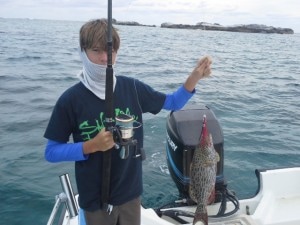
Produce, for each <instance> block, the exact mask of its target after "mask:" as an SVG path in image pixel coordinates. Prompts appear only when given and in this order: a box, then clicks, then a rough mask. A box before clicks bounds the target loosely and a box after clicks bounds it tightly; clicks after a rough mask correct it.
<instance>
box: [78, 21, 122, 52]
mask: <svg viewBox="0 0 300 225" xmlns="http://www.w3.org/2000/svg"><path fill="white" fill-rule="evenodd" d="M79 35H80V48H81V50H82V51H83V50H86V49H91V48H95V47H96V48H100V50H102V51H107V20H106V19H97V20H90V21H88V22H87V23H85V24H84V25H83V26H82V27H81V29H80V32H79ZM112 42H113V43H112V48H113V50H114V51H116V52H117V51H118V50H119V47H120V37H119V34H118V32H117V30H116V28H114V27H112Z"/></svg>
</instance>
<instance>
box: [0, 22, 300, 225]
mask: <svg viewBox="0 0 300 225" xmlns="http://www.w3.org/2000/svg"><path fill="white" fill-rule="evenodd" d="M82 24H83V22H66V21H46V20H29V19H0V125H1V128H0V218H1V221H0V224H9V225H17V224H23V225H32V224H46V222H47V220H48V218H49V215H50V213H51V211H52V208H53V206H54V202H55V195H57V194H59V193H60V192H61V191H62V190H61V185H60V182H59V178H58V177H59V175H61V174H64V173H69V175H70V177H71V181H72V184H73V188H74V189H75V191H76V184H75V178H74V164H73V163H72V162H66V163H57V164H51V163H49V162H47V161H46V160H45V159H44V147H45V143H46V140H45V139H44V138H43V134H44V131H45V128H46V126H47V123H48V120H49V117H50V115H51V111H52V109H53V106H54V104H55V102H56V100H57V98H58V97H59V96H60V94H61V93H62V92H63V91H64V90H65V89H66V88H68V87H70V86H71V85H73V84H74V83H76V82H78V78H77V77H76V75H77V74H78V72H79V71H80V69H81V67H82V66H81V62H80V59H79V56H78V35H79V29H80V27H81V25H82ZM117 28H118V30H119V33H120V36H121V48H120V50H119V54H118V59H117V63H116V68H115V72H116V74H117V75H118V74H119V75H126V76H130V77H135V78H137V79H140V80H141V81H143V82H146V83H148V84H149V85H151V86H152V87H153V88H155V89H156V90H158V91H162V92H165V93H171V92H173V91H175V90H176V89H177V88H178V87H179V86H180V85H181V84H182V83H183V82H184V80H185V78H186V77H187V75H188V74H189V73H190V72H191V71H192V69H193V68H194V66H195V64H196V62H197V60H198V59H199V58H200V57H202V56H204V55H210V56H211V57H212V59H213V64H212V76H211V77H210V78H209V79H205V80H201V81H200V82H199V84H198V86H197V91H196V93H195V95H194V96H193V98H192V99H191V100H190V102H189V104H194V105H207V106H208V107H209V108H211V109H212V110H213V112H214V113H215V115H216V117H217V118H218V120H219V122H220V124H221V126H222V129H223V133H224V156H225V159H224V164H225V165H224V176H225V179H226V180H227V183H228V187H229V188H230V189H232V190H234V191H235V192H236V193H237V196H238V197H239V198H247V197H251V196H253V195H254V194H255V192H256V189H257V181H256V177H255V174H254V171H255V169H263V168H277V167H286V166H299V165H300V52H299V49H300V35H299V34H294V35H278V34H250V33H230V32H218V31H202V30H178V29H163V28H159V27H131V26H117ZM167 115H168V112H167V111H162V112H160V113H159V114H158V115H151V114H146V115H145V118H144V124H143V126H144V129H145V143H144V145H145V150H146V154H147V159H146V161H144V163H143V178H144V193H143V205H144V206H145V207H158V206H160V205H163V204H166V203H169V202H170V201H174V200H176V199H177V197H178V192H177V189H176V187H175V184H174V183H173V181H172V179H171V178H170V175H169V173H168V168H167V164H166V153H165V145H166V138H165V127H166V116H167Z"/></svg>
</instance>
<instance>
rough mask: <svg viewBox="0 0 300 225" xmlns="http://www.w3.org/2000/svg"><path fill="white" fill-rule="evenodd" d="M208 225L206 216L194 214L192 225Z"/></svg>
mask: <svg viewBox="0 0 300 225" xmlns="http://www.w3.org/2000/svg"><path fill="white" fill-rule="evenodd" d="M198 224H199V225H202V224H203V225H208V215H207V212H206V213H195V216H194V221H193V225H198Z"/></svg>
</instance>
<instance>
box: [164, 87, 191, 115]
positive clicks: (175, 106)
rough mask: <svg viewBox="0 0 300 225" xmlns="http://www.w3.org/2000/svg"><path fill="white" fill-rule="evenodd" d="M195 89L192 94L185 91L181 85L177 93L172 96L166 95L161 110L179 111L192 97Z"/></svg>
mask: <svg viewBox="0 0 300 225" xmlns="http://www.w3.org/2000/svg"><path fill="white" fill-rule="evenodd" d="M195 92H196V91H195V89H194V90H193V91H192V92H189V91H187V90H186V89H185V88H184V86H183V85H181V86H180V87H179V88H178V89H177V91H175V92H174V93H172V94H167V95H166V100H165V103H164V105H163V109H166V110H179V109H181V108H182V107H183V106H184V105H185V104H186V103H187V102H188V101H189V99H190V98H191V97H192V96H193V95H194V93H195Z"/></svg>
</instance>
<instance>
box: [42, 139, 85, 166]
mask: <svg viewBox="0 0 300 225" xmlns="http://www.w3.org/2000/svg"><path fill="white" fill-rule="evenodd" d="M45 159H46V160H47V161H49V162H62V161H82V160H86V159H88V155H84V154H83V142H78V143H60V142H56V141H52V140H48V142H47V145H46V149H45Z"/></svg>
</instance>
